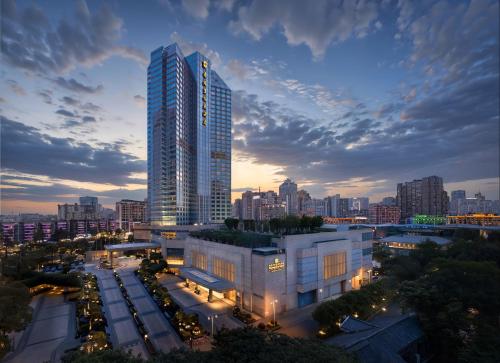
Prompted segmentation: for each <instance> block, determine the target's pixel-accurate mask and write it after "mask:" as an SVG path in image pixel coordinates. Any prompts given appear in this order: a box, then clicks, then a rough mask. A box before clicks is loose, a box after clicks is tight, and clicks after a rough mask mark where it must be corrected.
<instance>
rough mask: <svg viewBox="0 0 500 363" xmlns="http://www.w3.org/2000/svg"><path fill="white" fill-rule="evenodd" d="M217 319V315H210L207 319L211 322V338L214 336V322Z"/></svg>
mask: <svg viewBox="0 0 500 363" xmlns="http://www.w3.org/2000/svg"><path fill="white" fill-rule="evenodd" d="M217 318H218V316H217V314H214V315H210V316H209V317H208V320H210V321H211V322H212V337H213V336H214V320H215V319H217Z"/></svg>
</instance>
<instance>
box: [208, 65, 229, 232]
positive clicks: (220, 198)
mask: <svg viewBox="0 0 500 363" xmlns="http://www.w3.org/2000/svg"><path fill="white" fill-rule="evenodd" d="M211 80H212V83H211V88H210V97H211V98H210V147H211V152H210V170H211V174H210V185H211V191H210V192H211V194H212V198H211V199H212V204H211V215H212V221H213V222H214V223H223V222H224V220H225V219H226V218H229V217H230V216H231V89H229V87H228V86H227V85H226V84H225V83H224V81H223V80H222V79H221V78H220V77H219V75H218V74H217V73H216V72H215V71H212V78H211Z"/></svg>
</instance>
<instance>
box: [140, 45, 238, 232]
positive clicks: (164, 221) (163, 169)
mask: <svg viewBox="0 0 500 363" xmlns="http://www.w3.org/2000/svg"><path fill="white" fill-rule="evenodd" d="M147 136H148V214H149V219H150V221H151V224H152V225H153V226H170V225H189V224H197V223H200V224H206V223H212V222H217V223H219V222H223V221H224V219H225V218H227V217H228V216H229V215H230V214H231V202H230V192H231V90H230V89H229V88H228V87H227V85H226V84H225V83H224V82H223V81H222V79H221V78H220V77H219V76H218V75H217V73H216V72H215V71H213V70H212V69H211V63H210V60H209V59H208V58H206V57H205V56H203V55H202V54H200V53H198V52H195V53H193V54H191V55H190V56H188V57H184V55H183V54H182V52H181V50H180V48H179V47H178V46H177V44H172V45H170V46H168V47H159V48H158V49H156V50H154V51H153V52H152V53H151V62H150V64H149V67H148V132H147Z"/></svg>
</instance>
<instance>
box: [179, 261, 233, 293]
mask: <svg viewBox="0 0 500 363" xmlns="http://www.w3.org/2000/svg"><path fill="white" fill-rule="evenodd" d="M179 270H180V274H181V276H182V277H183V278H185V279H189V280H191V281H194V282H196V283H197V284H198V285H201V286H203V287H205V288H207V289H210V290H213V291H216V292H226V291H229V290H234V289H235V285H234V283H233V282H231V281H228V280H225V279H222V278H220V277H218V276H215V275H212V274H210V273H208V272H205V271H201V270H198V269H197V268H193V267H181V268H180V269H179Z"/></svg>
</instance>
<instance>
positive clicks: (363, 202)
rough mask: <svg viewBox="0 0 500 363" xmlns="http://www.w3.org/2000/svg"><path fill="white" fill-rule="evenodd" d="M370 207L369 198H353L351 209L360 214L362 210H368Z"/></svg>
mask: <svg viewBox="0 0 500 363" xmlns="http://www.w3.org/2000/svg"><path fill="white" fill-rule="evenodd" d="M369 205H370V199H369V198H367V197H358V198H352V207H351V209H352V210H355V211H358V212H360V211H362V210H368V206H369Z"/></svg>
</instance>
